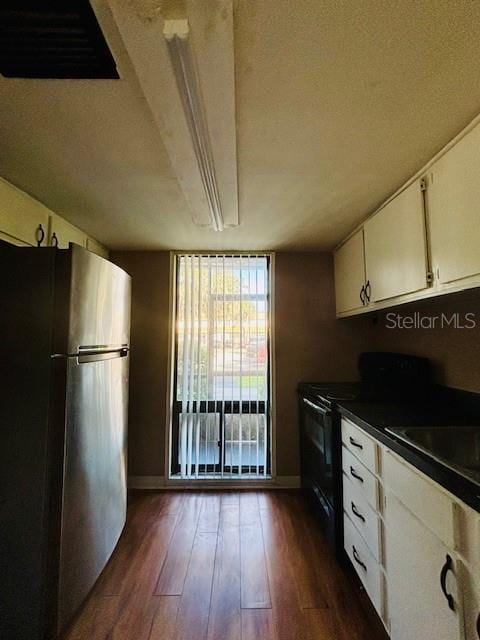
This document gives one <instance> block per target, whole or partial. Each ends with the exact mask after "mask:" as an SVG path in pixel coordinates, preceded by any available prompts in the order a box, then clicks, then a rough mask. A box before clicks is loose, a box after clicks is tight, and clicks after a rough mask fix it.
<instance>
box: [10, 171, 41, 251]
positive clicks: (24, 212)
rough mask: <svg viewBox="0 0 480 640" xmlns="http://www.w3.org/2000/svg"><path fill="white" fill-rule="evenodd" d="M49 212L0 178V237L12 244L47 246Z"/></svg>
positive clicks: (36, 201)
mask: <svg viewBox="0 0 480 640" xmlns="http://www.w3.org/2000/svg"><path fill="white" fill-rule="evenodd" d="M50 215H51V211H50V210H49V209H47V207H45V206H44V205H43V204H42V203H41V202H38V200H35V199H34V198H31V197H30V196H29V195H28V194H26V193H25V192H24V191H21V190H20V189H17V188H16V187H14V186H13V185H11V184H10V183H8V182H7V181H6V180H3V179H2V178H0V237H3V239H5V240H8V241H9V242H11V243H12V244H20V245H22V244H24V245H31V246H33V247H36V246H37V244H39V243H40V245H41V246H45V245H46V244H47V234H48V221H49V217H50Z"/></svg>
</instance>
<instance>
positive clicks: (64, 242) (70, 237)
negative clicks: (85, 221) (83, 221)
mask: <svg viewBox="0 0 480 640" xmlns="http://www.w3.org/2000/svg"><path fill="white" fill-rule="evenodd" d="M70 242H74V243H75V244H79V245H80V246H81V247H85V246H86V244H87V236H86V234H85V233H84V232H83V231H81V230H80V229H79V228H78V227H75V226H74V225H73V224H70V222H67V221H66V220H64V219H63V218H61V217H60V216H57V215H52V218H51V224H50V233H49V244H50V245H51V246H58V247H59V248H60V249H67V248H68V245H69V243H70Z"/></svg>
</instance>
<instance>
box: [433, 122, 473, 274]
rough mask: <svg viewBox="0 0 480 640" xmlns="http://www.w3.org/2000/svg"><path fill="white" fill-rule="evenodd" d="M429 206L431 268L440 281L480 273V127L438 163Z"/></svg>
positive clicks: (434, 171)
mask: <svg viewBox="0 0 480 640" xmlns="http://www.w3.org/2000/svg"><path fill="white" fill-rule="evenodd" d="M427 203H428V219H429V231H430V242H431V254H432V267H433V271H434V273H436V274H437V277H438V280H439V282H440V283H448V282H454V281H456V280H460V279H462V278H466V277H468V276H473V275H478V274H480V251H479V250H478V248H479V246H480V126H477V127H475V129H473V130H472V131H470V132H469V133H468V134H467V135H466V136H465V137H464V138H462V139H461V140H460V141H459V142H458V143H457V144H456V145H455V146H454V147H452V148H451V149H450V150H449V151H447V153H446V154H445V155H444V156H442V157H441V158H440V159H439V160H438V162H436V163H435V165H434V166H433V169H432V171H431V173H430V176H429V185H428V191H427Z"/></svg>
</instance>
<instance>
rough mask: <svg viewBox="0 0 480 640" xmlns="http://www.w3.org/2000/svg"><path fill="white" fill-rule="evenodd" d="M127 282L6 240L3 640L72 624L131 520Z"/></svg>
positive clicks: (78, 252) (98, 264)
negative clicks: (128, 513)
mask: <svg viewBox="0 0 480 640" xmlns="http://www.w3.org/2000/svg"><path fill="white" fill-rule="evenodd" d="M130 289H131V281H130V277H129V276H128V275H127V274H126V273H125V272H124V271H122V269H120V268H119V267H117V266H115V265H114V264H112V263H110V262H109V261H108V260H104V259H103V258H101V257H99V256H97V255H95V254H93V253H91V252H89V251H87V250H86V249H84V248H82V247H79V246H76V245H71V246H70V248H69V249H68V250H59V249H55V248H39V249H34V248H23V247H22V248H21V247H13V246H10V245H7V244H4V243H1V246H0V344H1V350H0V373H1V380H0V382H1V387H0V388H1V389H2V397H1V402H0V417H1V420H0V637H1V638H2V640H27V639H28V640H37V639H39V640H45V638H54V637H57V636H58V635H59V633H60V632H61V631H63V630H64V629H65V627H66V626H67V625H68V623H69V622H70V621H71V619H72V617H73V616H74V615H75V613H76V611H78V609H79V607H80V605H81V604H82V602H83V601H84V599H85V597H86V596H87V594H88V593H89V591H90V590H91V588H92V587H93V585H94V583H95V581H96V579H97V578H98V576H99V574H100V573H101V571H102V569H103V568H104V566H105V564H106V563H107V561H108V559H109V557H110V555H111V553H112V551H113V549H114V547H115V545H116V543H117V541H118V538H119V536H120V534H121V531H122V528H123V526H124V523H125V515H126V427H127V399H128V364H129V334H130Z"/></svg>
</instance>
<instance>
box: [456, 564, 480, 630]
mask: <svg viewBox="0 0 480 640" xmlns="http://www.w3.org/2000/svg"><path fill="white" fill-rule="evenodd" d="M459 565H460V566H459V576H460V581H461V584H462V588H463V611H464V616H463V617H464V621H465V638H466V640H479V638H480V574H479V572H478V570H477V571H472V570H471V569H470V568H469V567H467V566H466V565H465V564H464V563H462V562H460V563H459Z"/></svg>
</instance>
